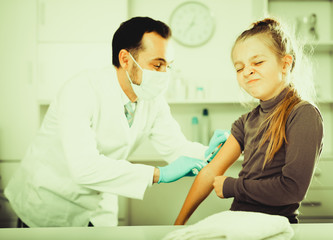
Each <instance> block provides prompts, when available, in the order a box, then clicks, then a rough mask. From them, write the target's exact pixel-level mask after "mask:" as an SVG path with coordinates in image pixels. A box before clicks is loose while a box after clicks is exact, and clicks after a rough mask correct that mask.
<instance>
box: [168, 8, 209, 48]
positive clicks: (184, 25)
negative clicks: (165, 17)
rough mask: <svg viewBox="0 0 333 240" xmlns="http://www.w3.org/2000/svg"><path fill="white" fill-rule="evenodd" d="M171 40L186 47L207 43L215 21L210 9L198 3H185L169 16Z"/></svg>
mask: <svg viewBox="0 0 333 240" xmlns="http://www.w3.org/2000/svg"><path fill="white" fill-rule="evenodd" d="M170 27H171V30H172V35H173V38H174V39H175V40H176V41H177V42H178V43H180V44H182V45H184V46H187V47H198V46H201V45H204V44H205V43H207V42H208V41H209V40H210V38H211V37H212V36H213V34H214V31H215V19H214V16H213V14H212V13H211V11H210V9H209V8H208V7H207V6H206V5H204V4H203V3H200V2H185V3H182V4H181V5H179V6H178V7H176V8H175V10H174V11H173V12H172V14H171V16H170Z"/></svg>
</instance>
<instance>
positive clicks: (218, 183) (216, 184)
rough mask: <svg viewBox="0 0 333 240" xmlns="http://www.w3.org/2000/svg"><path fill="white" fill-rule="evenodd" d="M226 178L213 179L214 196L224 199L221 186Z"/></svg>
mask: <svg viewBox="0 0 333 240" xmlns="http://www.w3.org/2000/svg"><path fill="white" fill-rule="evenodd" d="M226 178H227V176H217V177H215V178H214V183H213V186H214V190H215V192H216V195H217V196H218V197H220V198H224V196H223V184H224V181H225V179H226Z"/></svg>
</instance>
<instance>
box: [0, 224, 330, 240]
mask: <svg viewBox="0 0 333 240" xmlns="http://www.w3.org/2000/svg"><path fill="white" fill-rule="evenodd" d="M182 227H184V226H131V227H128V226H126V227H100V228H88V227H85V228H77V227H73V228H3V229H0V239H1V240H14V239H15V240H28V239H29V240H45V239H47V240H67V239H70V240H88V239H89V240H91V239H94V240H110V239H116V240H129V239H136V240H155V239H156V240H160V239H162V238H163V237H164V236H165V235H166V234H168V233H169V232H171V231H173V230H176V229H179V228H182ZM292 228H293V229H294V232H295V235H294V237H293V238H292V239H293V240H314V239H316V240H317V239H318V240H332V239H333V224H332V223H327V224H293V225H292Z"/></svg>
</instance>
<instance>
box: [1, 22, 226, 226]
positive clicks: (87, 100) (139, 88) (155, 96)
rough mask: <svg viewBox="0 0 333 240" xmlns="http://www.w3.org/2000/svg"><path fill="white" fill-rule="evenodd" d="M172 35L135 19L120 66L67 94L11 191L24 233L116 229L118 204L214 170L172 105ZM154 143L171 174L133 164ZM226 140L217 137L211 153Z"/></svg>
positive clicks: (83, 80) (120, 35)
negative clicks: (168, 92)
mask: <svg viewBox="0 0 333 240" xmlns="http://www.w3.org/2000/svg"><path fill="white" fill-rule="evenodd" d="M170 36H171V31H170V29H169V27H168V26H167V25H165V24H164V23H162V22H160V21H155V20H153V19H150V18H148V17H136V18H132V19H130V20H128V21H126V22H124V23H122V24H121V25H120V27H119V29H118V30H117V31H116V33H115V34H114V36H113V40H112V54H113V56H112V62H113V65H114V67H111V66H110V67H106V68H104V69H102V70H99V71H89V72H88V71H87V72H84V73H81V74H79V75H77V76H76V77H74V78H73V79H71V80H70V81H68V82H67V83H66V84H65V85H64V86H63V87H62V89H61V90H60V91H59V93H58V95H57V96H56V98H55V100H54V101H53V102H52V103H51V105H50V107H49V110H48V112H47V114H46V116H45V119H44V122H43V124H42V126H41V129H40V130H39V132H38V135H37V137H36V138H35V140H34V142H33V143H32V144H31V146H30V148H29V149H28V151H27V154H26V156H25V157H24V159H23V160H22V163H21V165H20V167H19V169H18V170H17V171H16V173H15V175H14V176H13V177H12V179H11V181H10V183H9V184H8V186H7V188H6V189H5V195H6V197H7V198H8V199H9V201H10V204H11V206H12V208H13V209H14V211H15V212H16V214H17V215H18V216H19V218H20V220H21V222H22V224H23V226H29V227H53V226H87V225H90V226H115V225H117V213H118V202H117V199H118V197H117V196H118V195H121V196H125V197H129V198H137V199H142V198H143V196H144V192H145V190H146V188H147V187H149V186H151V185H152V183H157V182H158V183H168V182H173V181H176V180H178V179H179V178H181V177H184V176H193V174H192V171H191V170H192V169H193V168H196V169H197V170H198V171H200V170H201V169H202V168H203V167H204V166H205V164H206V163H205V162H204V161H203V160H202V159H204V155H208V154H209V152H208V151H209V150H207V147H206V146H203V145H201V144H199V143H195V142H189V141H188V140H186V138H185V137H184V135H183V134H182V132H181V129H180V127H179V125H178V124H177V122H176V121H175V120H174V119H173V118H172V116H171V114H170V109H169V107H168V104H167V102H166V101H165V100H164V98H163V96H162V94H163V92H164V91H165V90H166V89H167V85H168V77H169V76H168V72H167V68H168V66H169V64H170V63H171V61H172V59H171V58H170V57H171V55H169V53H170V51H169V50H170V48H169V39H170ZM146 138H148V139H149V140H150V141H151V143H152V144H153V146H154V148H155V149H156V150H157V151H158V153H159V154H160V156H161V158H163V159H164V160H165V161H167V162H168V163H170V164H169V165H167V166H165V167H159V168H154V167H152V166H148V165H142V164H132V163H130V162H129V161H127V159H128V157H129V156H130V155H131V154H132V153H133V151H134V150H135V149H136V148H137V147H138V146H139V145H140V143H142V142H143V140H144V139H146ZM223 141H225V138H223V137H222V138H221V134H215V135H214V137H213V139H212V140H211V144H210V149H212V148H214V146H216V145H218V144H219V143H220V142H223ZM206 150H207V151H206ZM205 151H206V153H205Z"/></svg>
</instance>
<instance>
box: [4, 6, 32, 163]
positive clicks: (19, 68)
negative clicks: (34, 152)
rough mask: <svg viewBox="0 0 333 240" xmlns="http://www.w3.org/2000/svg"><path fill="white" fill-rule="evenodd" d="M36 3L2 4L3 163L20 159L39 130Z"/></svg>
mask: <svg viewBox="0 0 333 240" xmlns="http://www.w3.org/2000/svg"><path fill="white" fill-rule="evenodd" d="M35 20H36V1H35V0H2V1H0V32H1V38H0V43H1V44H0V52H1V54H0V65H1V71H0V116H1V120H0V160H16V159H21V158H22V157H23V155H24V154H25V151H26V148H27V146H28V145H29V143H30V142H31V140H32V138H33V136H34V135H35V132H36V130H37V122H38V121H36V119H38V113H37V105H36V96H35V88H34V82H35V50H36V41H35V40H36V27H35Z"/></svg>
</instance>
